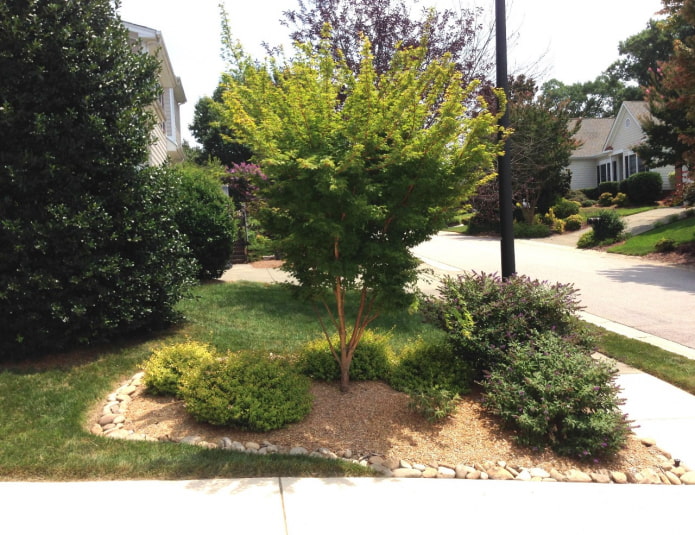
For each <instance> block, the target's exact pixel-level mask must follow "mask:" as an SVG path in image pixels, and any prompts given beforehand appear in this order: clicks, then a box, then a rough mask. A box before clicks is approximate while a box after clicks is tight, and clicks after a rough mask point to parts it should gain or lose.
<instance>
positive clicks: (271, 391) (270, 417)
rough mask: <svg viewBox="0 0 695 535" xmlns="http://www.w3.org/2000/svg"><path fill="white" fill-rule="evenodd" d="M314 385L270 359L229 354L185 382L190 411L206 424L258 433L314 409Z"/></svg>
mask: <svg viewBox="0 0 695 535" xmlns="http://www.w3.org/2000/svg"><path fill="white" fill-rule="evenodd" d="M309 387H310V381H309V379H307V378H306V377H303V376H302V375H300V374H298V373H296V372H294V371H293V370H292V369H291V367H290V365H289V364H288V363H287V362H285V361H283V360H280V359H273V358H270V357H268V356H267V355H250V354H245V355H242V354H230V355H228V356H227V357H226V358H224V359H218V360H214V361H212V362H209V363H204V364H202V365H201V366H197V367H194V368H193V369H192V370H191V372H190V373H189V374H186V375H185V376H184V378H183V384H182V386H181V394H182V397H183V400H184V402H185V404H186V410H188V412H190V413H191V414H192V415H193V417H194V418H195V419H196V420H198V421H201V422H207V423H211V424H214V425H231V426H238V427H241V428H243V429H250V430H253V431H270V430H272V429H279V428H281V427H283V426H285V425H287V424H289V423H293V422H298V421H300V420H301V419H302V418H304V417H305V416H306V415H307V414H308V413H309V411H310V410H311V405H312V396H311V392H310V390H309Z"/></svg>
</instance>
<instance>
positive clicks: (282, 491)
mask: <svg viewBox="0 0 695 535" xmlns="http://www.w3.org/2000/svg"><path fill="white" fill-rule="evenodd" d="M278 487H279V488H280V506H281V507H282V522H283V523H284V524H285V535H289V529H288V527H287V511H286V510H285V489H284V488H283V487H282V478H281V477H278Z"/></svg>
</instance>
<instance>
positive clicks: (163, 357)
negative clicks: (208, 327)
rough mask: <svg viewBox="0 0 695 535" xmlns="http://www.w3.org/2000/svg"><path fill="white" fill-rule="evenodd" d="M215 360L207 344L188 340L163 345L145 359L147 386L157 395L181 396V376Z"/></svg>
mask: <svg viewBox="0 0 695 535" xmlns="http://www.w3.org/2000/svg"><path fill="white" fill-rule="evenodd" d="M213 360H214V356H213V353H212V351H211V350H210V348H209V347H208V346H206V345H205V344H201V343H198V342H193V341H188V342H184V343H181V344H174V345H170V346H165V347H161V348H159V349H156V350H155V351H153V352H152V355H151V356H150V358H149V359H148V360H147V361H145V363H144V364H143V368H144V371H145V378H144V379H145V386H146V387H147V390H148V391H149V392H151V393H152V394H155V395H171V396H177V397H178V396H179V395H180V394H179V388H180V386H181V378H182V377H183V376H184V375H185V374H187V373H189V372H190V371H191V370H192V369H193V368H194V367H196V366H201V365H203V364H208V363H210V362H212V361H213Z"/></svg>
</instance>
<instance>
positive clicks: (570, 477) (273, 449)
mask: <svg viewBox="0 0 695 535" xmlns="http://www.w3.org/2000/svg"><path fill="white" fill-rule="evenodd" d="M143 377H144V372H139V373H136V374H135V375H134V376H133V377H132V378H131V379H130V380H129V381H126V382H125V383H123V384H122V385H121V386H120V387H119V388H118V389H116V391H115V392H113V393H111V394H109V396H108V397H107V398H106V403H105V405H104V407H103V409H102V411H101V413H100V414H99V415H98V416H97V419H96V422H94V424H93V425H92V427H91V429H90V430H91V432H92V433H93V434H95V435H103V436H106V437H109V438H115V439H125V440H145V441H151V442H159V441H160V440H161V439H159V438H157V437H152V436H148V435H146V434H143V433H137V432H135V431H132V430H127V429H125V428H124V426H125V421H126V413H127V411H128V406H129V405H130V402H131V400H132V399H133V397H136V396H138V395H140V394H141V392H142V391H143V388H144V386H143ZM167 440H169V439H167ZM641 440H642V442H643V444H644V445H645V446H648V447H656V444H655V442H654V441H653V440H650V439H641ZM177 442H180V443H183V444H191V445H195V446H199V447H203V448H212V449H214V448H218V449H222V450H231V451H238V452H245V453H248V454H254V455H272V454H277V453H285V454H290V455H309V456H311V457H324V458H328V459H341V460H343V461H347V462H353V463H357V464H360V465H362V466H367V467H369V468H371V469H372V470H374V472H375V473H376V475H378V476H382V477H397V478H438V479H481V480H485V479H497V480H515V481H556V482H558V481H560V482H565V481H566V482H581V483H591V482H593V483H617V484H625V483H638V484H653V485H695V471H694V470H691V469H690V468H689V467H687V466H685V465H682V464H681V463H680V461H678V460H677V459H673V458H672V457H671V455H669V454H668V453H665V452H664V453H663V454H660V455H659V461H660V465H659V466H658V467H654V468H645V469H642V470H641V471H638V470H635V471H631V472H618V471H609V470H605V469H601V470H597V471H595V472H585V471H582V470H578V469H571V470H566V471H564V472H560V471H558V470H555V469H551V470H544V469H542V468H530V467H522V466H512V465H510V464H508V463H506V462H505V461H496V462H495V461H485V462H483V463H481V464H478V463H476V464H473V465H466V464H457V465H450V464H446V463H439V464H437V465H432V464H422V463H416V462H415V463H413V462H409V461H406V460H402V459H392V458H389V457H385V456H382V455H379V454H376V453H369V452H367V453H357V452H353V451H351V450H344V451H339V452H332V451H330V450H328V449H327V448H319V449H318V450H316V451H311V452H310V451H308V450H307V449H306V448H303V447H301V446H294V447H284V446H276V445H274V444H270V443H269V442H263V443H261V444H258V443H255V442H247V443H246V444H241V443H240V442H237V441H234V440H232V439H231V438H229V437H222V438H221V439H220V440H219V441H218V442H217V443H211V442H205V441H203V439H202V438H201V437H198V436H189V437H185V438H182V439H180V440H178V441H177Z"/></svg>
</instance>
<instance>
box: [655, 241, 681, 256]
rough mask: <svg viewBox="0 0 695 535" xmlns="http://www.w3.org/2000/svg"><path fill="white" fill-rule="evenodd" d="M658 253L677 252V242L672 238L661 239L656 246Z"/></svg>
mask: <svg viewBox="0 0 695 535" xmlns="http://www.w3.org/2000/svg"><path fill="white" fill-rule="evenodd" d="M654 250H655V251H656V252H657V253H670V252H671V251H675V250H676V242H675V241H674V240H673V239H672V238H661V239H660V240H659V241H657V242H656V243H655V244H654Z"/></svg>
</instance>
